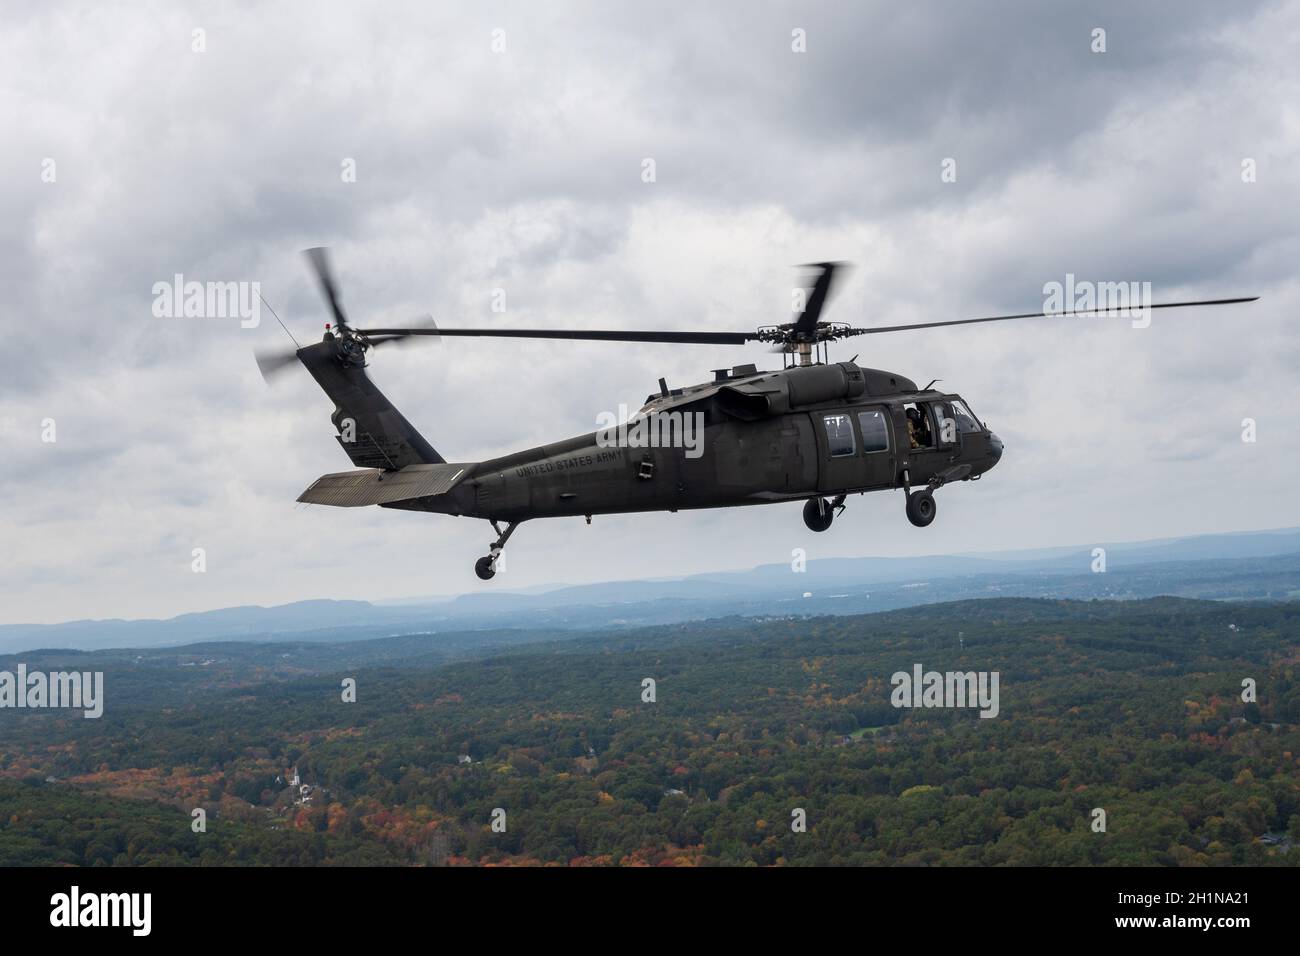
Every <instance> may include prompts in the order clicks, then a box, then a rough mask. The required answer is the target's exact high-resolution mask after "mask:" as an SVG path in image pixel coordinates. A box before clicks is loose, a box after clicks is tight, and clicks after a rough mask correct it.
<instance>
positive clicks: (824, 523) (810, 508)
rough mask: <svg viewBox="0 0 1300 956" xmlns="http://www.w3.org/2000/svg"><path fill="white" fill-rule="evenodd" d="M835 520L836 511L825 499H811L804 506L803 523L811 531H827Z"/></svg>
mask: <svg viewBox="0 0 1300 956" xmlns="http://www.w3.org/2000/svg"><path fill="white" fill-rule="evenodd" d="M834 518H835V509H834V508H833V507H831V504H830V502H828V501H827V500H826V499H825V498H809V499H808V500H807V501H805V502H804V505H803V523H804V524H806V525H807V526H808V530H809V531H825V530H826V529H827V528H829V527H830V526H831V521H832V520H834Z"/></svg>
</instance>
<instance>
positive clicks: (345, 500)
mask: <svg viewBox="0 0 1300 956" xmlns="http://www.w3.org/2000/svg"><path fill="white" fill-rule="evenodd" d="M306 255H307V258H308V262H309V263H310V265H311V267H312V270H313V271H314V273H315V275H316V279H317V281H318V283H319V285H320V289H321V292H322V294H323V296H324V298H325V301H326V304H327V305H328V306H329V310H330V313H331V315H332V317H333V321H332V322H331V323H327V324H326V326H325V334H324V336H323V337H322V339H321V341H319V342H316V343H313V344H310V345H306V346H303V347H296V346H297V342H296V341H295V348H294V349H292V350H286V351H279V352H259V353H257V356H256V357H257V362H258V366H259V368H260V369H261V371H262V374H263V376H264V377H265V378H266V379H267V380H268V381H269V380H270V379H271V377H272V376H274V375H275V374H276V373H278V372H280V371H282V370H284V369H286V368H288V367H289V366H291V365H292V364H293V363H294V362H295V361H297V362H300V363H301V364H302V365H303V366H305V367H306V369H307V371H308V372H309V373H310V374H311V376H312V377H313V378H314V379H315V380H316V382H317V384H319V385H320V387H321V388H322V389H323V390H324V392H325V394H326V395H328V396H329V398H330V399H331V400H332V401H333V402H334V411H333V413H332V415H331V419H330V420H331V422H332V423H333V425H334V428H335V430H336V432H337V434H336V436H335V438H336V440H337V441H338V443H339V445H340V446H341V447H342V448H343V450H344V452H345V453H346V454H347V455H348V457H349V458H350V459H351V461H352V464H353V465H354V466H356V467H355V469H354V470H352V471H344V472H337V473H334V474H328V475H323V476H321V477H320V478H318V479H317V480H316V481H315V482H313V483H312V484H311V486H310V487H309V488H307V490H306V491H304V492H303V493H302V494H301V495H299V497H298V499H297V500H298V501H300V502H305V503H309V504H320V505H332V506H335V507H342V508H354V507H364V506H375V505H377V506H379V507H381V508H393V509H398V510H404V511H423V512H432V513H436V514H446V515H453V516H457V517H470V518H479V519H485V520H487V521H488V522H489V523H490V525H491V527H492V530H493V531H494V532H495V533H496V539H495V540H493V541H492V542H491V543H490V544H489V545H488V553H487V554H486V555H484V556H483V557H480V558H479V559H478V560H477V561H476V562H475V565H474V571H475V573H476V574H477V575H478V577H479V578H480V579H482V580H484V581H486V580H490V579H491V578H492V577H494V576H495V574H496V573H497V565H498V562H499V561H500V557H501V554H502V552H503V550H504V549H505V546H506V543H507V542H508V541H509V540H510V536H511V535H512V534H513V533H514V531H515V529H516V528H517V527H518V526H519V525H520V524H521V523H522V522H524V521H527V520H531V519H534V518H561V517H584V518H586V521H587V523H588V524H590V523H591V519H592V516H593V515H609V514H624V513H632V512H647V511H667V512H677V511H679V510H688V509H699V508H729V507H735V506H739V505H758V504H772V503H777V502H797V501H802V502H803V503H804V504H803V521H804V524H805V525H806V526H807V527H808V528H809V529H810V530H812V531H815V532H824V531H827V530H828V529H829V528H830V527H831V524H832V523H833V521H834V519H835V518H836V517H837V516H838V515H840V514H842V513H843V511H844V509H845V507H846V505H845V502H846V501H847V499H848V497H849V496H850V495H853V494H862V493H866V492H871V491H886V490H899V489H901V490H902V492H903V495H904V502H905V509H904V510H905V513H906V515H907V518H908V520H909V521H910V522H911V523H912V524H913V525H915V526H916V527H918V528H924V527H926V526H927V525H929V524H930V523H931V522H933V521H934V519H935V514H936V510H937V509H936V504H935V492H936V491H938V490H939V489H940V488H942V487H944V486H946V485H950V484H955V483H957V482H963V481H978V480H979V479H980V478H982V477H983V476H984V475H985V474H987V473H988V471H989V470H990V469H992V468H993V467H995V466H996V465H997V464H998V462H999V461H1000V460H1001V459H1002V456H1003V453H1004V452H1005V445H1004V444H1003V442H1002V440H1001V439H1000V438H998V436H997V435H996V434H994V433H993V432H992V431H991V430H990V429H989V427H988V425H987V424H985V423H984V422H982V421H980V420H979V419H978V418H977V417H976V416H975V414H974V413H973V412H972V411H971V408H970V405H969V404H968V403H967V402H966V401H965V399H963V398H962V397H961V396H960V395H958V394H956V393H954V392H948V391H945V390H942V389H935V388H934V387H933V386H934V385H935V384H936V383H937V381H938V380H935V381H932V382H930V383H929V384H928V385H926V386H925V387H924V388H918V387H917V385H916V382H915V381H913V380H912V379H910V378H908V377H906V376H904V375H901V374H899V373H897V372H890V371H886V370H883V369H876V368H865V367H862V366H859V365H857V364H856V361H855V360H856V356H854V359H851V360H849V361H846V362H831V361H829V356H828V354H827V349H828V346H829V344H830V343H832V342H837V341H840V340H842V339H847V338H851V337H854V336H859V335H875V334H881V333H886V332H903V331H912V330H916V329H930V328H938V327H945V326H958V325H972V324H978V323H984V322H1002V321H1009V320H1015V319H1033V318H1051V317H1059V316H1068V315H1084V314H1099V313H1104V312H1115V311H1121V310H1123V309H1126V308H1130V307H1129V306H1112V307H1107V308H1080V309H1066V310H1062V311H1053V312H1047V311H1046V310H1042V311H1039V312H1026V313H1019V314H1015V315H996V316H986V317H982V318H974V319H955V320H946V321H938V322H921V323H915V324H910V325H892V326H875V327H868V328H857V327H854V326H851V325H848V324H845V323H838V322H826V321H822V320H821V313H822V310H823V308H824V306H825V304H826V301H827V298H828V296H829V295H830V292H831V289H832V284H833V282H834V280H835V277H836V275H837V273H840V272H841V267H842V266H843V263H837V262H823V263H817V264H815V265H813V266H812V267H811V268H812V269H813V270H814V275H813V276H812V281H811V285H810V286H809V287H807V288H806V290H805V300H804V308H803V310H802V312H800V313H798V314H797V316H796V317H795V318H794V319H793V320H792V321H790V322H786V323H784V324H779V325H768V326H761V327H759V328H758V329H756V330H755V331H752V332H709V331H694V332H692V331H654V330H651V331H621V330H613V329H519V328H439V327H437V325H436V324H433V323H431V322H430V323H428V324H425V325H422V326H414V327H410V328H372V329H363V328H357V327H355V326H353V325H352V324H351V322H350V321H349V320H348V318H347V316H346V314H345V313H344V310H343V307H342V304H341V302H340V298H339V293H338V284H337V283H336V281H335V279H334V273H333V269H332V267H331V265H330V260H329V257H328V254H327V252H326V250H325V249H323V248H314V249H308V250H307V251H306ZM1256 299H1258V296H1251V297H1240V298H1231V299H1205V300H1199V301H1193V302H1168V303H1163V304H1158V305H1147V306H1144V308H1151V309H1168V308H1182V307H1190V306H1207V305H1229V304H1234V303H1242V302H1253V301H1255V300H1256ZM272 311H274V310H272ZM278 318H279V317H278V316H277V319H278ZM281 324H283V323H281ZM285 331H286V332H287V331H288V329H287V328H286V329H285ZM420 336H436V337H439V338H446V337H456V336H482V337H500V338H535V339H561V340H587V341H600V342H665V343H678V344H708V345H744V344H747V343H750V342H761V343H766V344H768V345H769V346H770V347H771V349H772V351H773V352H779V353H780V354H781V355H782V356H783V361H782V368H781V369H779V370H773V371H760V370H759V369H758V368H757V366H755V365H753V364H743V365H736V366H733V367H731V368H726V369H715V370H714V372H713V379H712V380H711V381H709V382H705V383H702V384H697V385H687V386H682V387H678V388H670V387H669V386H668V383H667V382H666V381H665V380H664V379H662V378H661V379H659V383H658V384H659V388H658V391H657V392H655V393H652V394H651V395H649V396H648V397H647V398H646V401H645V404H644V405H643V406H642V407H641V409H640V410H639V411H638V412H636V413H635V415H633V416H632V417H631V418H630V419H629V420H627V421H626V422H621V423H617V424H615V423H614V422H612V421H611V422H607V423H606V424H605V427H603V428H601V429H598V430H596V431H594V432H590V433H587V434H583V435H578V436H576V437H573V438H568V439H564V440H562V441H557V442H554V443H552V444H547V445H541V446H539V447H536V448H529V449H525V450H523V451H518V452H514V453H512V454H508V455H503V456H501V457H499V458H493V459H489V460H487V461H477V462H475V461H466V462H449V461H447V460H446V459H445V458H444V457H443V456H442V455H441V454H440V453H439V452H438V451H437V450H435V449H434V447H433V446H432V445H430V444H429V442H428V441H427V440H426V439H425V438H424V436H422V435H421V434H420V433H419V432H418V431H417V430H416V429H415V428H414V426H412V425H411V423H410V422H408V421H407V420H406V418H405V417H403V415H402V414H401V412H399V411H398V410H397V409H396V408H395V407H394V406H393V404H392V403H391V402H390V401H389V400H388V399H387V398H386V397H385V396H384V394H383V393H382V392H381V391H380V390H379V389H378V388H377V387H376V386H375V384H374V383H373V382H372V381H371V379H370V377H369V376H368V375H367V374H366V368H367V367H368V365H369V363H368V361H367V353H368V352H369V351H370V350H372V349H375V348H378V347H379V346H382V345H386V344H388V343H396V342H404V341H409V340H413V339H415V338H417V337H420ZM290 338H292V336H290ZM502 525H504V528H503V527H502Z"/></svg>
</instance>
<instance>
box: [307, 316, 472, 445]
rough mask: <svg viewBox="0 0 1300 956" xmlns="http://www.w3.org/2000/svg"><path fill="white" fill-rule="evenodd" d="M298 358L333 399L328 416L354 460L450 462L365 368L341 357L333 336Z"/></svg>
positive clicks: (339, 439)
mask: <svg viewBox="0 0 1300 956" xmlns="http://www.w3.org/2000/svg"><path fill="white" fill-rule="evenodd" d="M298 358H299V359H301V360H302V364H303V365H305V366H307V371H309V372H311V375H312V378H314V379H316V383H317V384H318V385H320V387H321V388H322V389H324V390H325V394H326V395H328V396H329V397H330V398H332V399H333V400H334V406H335V407H334V414H333V415H331V416H330V420H331V421H332V422H333V423H334V427H335V428H336V429H337V430H338V433H339V434H338V436H337V438H338V443H339V445H340V446H342V448H343V450H344V451H345V452H347V453H348V457H349V458H351V459H352V464H354V465H356V466H357V467H358V468H382V469H384V470H386V471H396V470H397V469H399V468H405V467H406V466H407V465H440V464H443V463H444V462H445V461H446V459H445V458H443V457H442V456H441V455H439V454H438V453H437V452H436V451H434V449H433V446H432V445H430V444H429V443H428V442H427V441H425V440H424V436H423V435H421V434H420V433H419V432H418V431H416V430H415V426H414V425H412V424H411V423H410V422H408V421H407V420H406V419H405V418H404V417H403V416H402V413H401V412H399V411H398V410H397V409H396V408H394V407H393V403H392V402H390V401H389V400H388V399H387V398H385V397H384V393H383V392H381V391H380V390H379V389H378V388H376V387H375V384H374V382H372V381H370V377H369V376H368V375H366V370H365V369H364V368H363V367H361V366H359V365H353V364H344V363H342V362H340V361H339V360H338V352H337V349H336V347H335V344H334V341H333V340H332V339H326V340H325V341H323V342H317V343H316V344H315V345H308V346H307V347H306V348H302V349H299V350H298Z"/></svg>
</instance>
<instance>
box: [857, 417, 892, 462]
mask: <svg viewBox="0 0 1300 956" xmlns="http://www.w3.org/2000/svg"><path fill="white" fill-rule="evenodd" d="M858 427H859V428H861V429H862V454H864V455H870V454H871V453H872V452H877V451H889V421H888V419H886V418H885V413H884V412H882V411H880V410H879V409H873V410H872V411H869V412H858Z"/></svg>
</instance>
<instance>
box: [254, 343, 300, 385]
mask: <svg viewBox="0 0 1300 956" xmlns="http://www.w3.org/2000/svg"><path fill="white" fill-rule="evenodd" d="M253 357H254V358H255V359H257V368H258V371H260V372H261V373H262V379H263V380H264V381H265V382H266V383H267V384H268V385H269V384H271V380H272V379H273V378H275V377H276V376H277V375H279V374H280V373H281V372H283V371H284V370H285V369H286V368H288V367H289V366H290V365H292V364H293V363H294V362H296V361H298V353H297V352H296V351H293V350H290V349H284V350H272V349H264V350H260V351H256V352H254V353H253Z"/></svg>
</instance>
